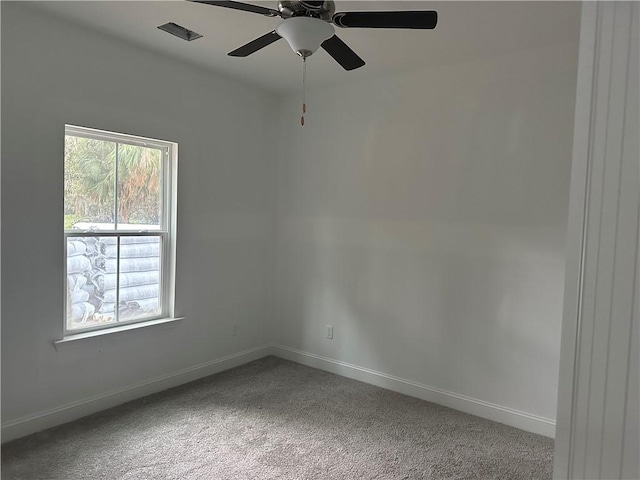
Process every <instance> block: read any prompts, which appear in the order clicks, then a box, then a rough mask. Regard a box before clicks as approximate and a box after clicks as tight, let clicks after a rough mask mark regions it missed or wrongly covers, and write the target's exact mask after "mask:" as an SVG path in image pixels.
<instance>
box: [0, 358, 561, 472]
mask: <svg viewBox="0 0 640 480" xmlns="http://www.w3.org/2000/svg"><path fill="white" fill-rule="evenodd" d="M552 455H553V440H551V439H548V438H545V437H541V436H539V435H534V434H531V433H527V432H523V431H521V430H517V429H515V428H511V427H507V426H504V425H501V424H499V423H494V422H491V421H488V420H484V419H481V418H478V417H474V416H471V415H467V414H464V413H461V412H458V411H455V410H451V409H448V408H444V407H441V406H438V405H435V404H432V403H429V402H425V401H422V400H418V399H415V398H411V397H407V396H404V395H400V394H398V393H394V392H391V391H389V390H384V389H381V388H378V387H374V386H371V385H368V384H365V383H361V382H357V381H355V380H350V379H347V378H343V377H340V376H337V375H333V374H330V373H326V372H323V371H321V370H316V369H313V368H309V367H305V366H302V365H299V364H296V363H293V362H289V361H286V360H282V359H279V358H276V357H266V358H263V359H261V360H258V361H255V362H252V363H249V364H247V365H243V366H241V367H238V368H234V369H232V370H228V371H226V372H222V373H219V374H217V375H213V376H211V377H207V378H205V379H202V380H198V381H196V382H193V383H190V384H187V385H183V386H180V387H177V388H174V389H171V390H166V391H164V392H161V393H158V394H155V395H151V396H149V397H145V398H142V399H139V400H135V401H133V402H130V403H126V404H124V405H121V406H119V407H116V408H113V409H110V410H107V411H104V412H101V413H97V414H95V415H92V416H89V417H86V418H83V419H80V420H77V421H75V422H72V423H68V424H66V425H62V426H59V427H56V428H53V429H50V430H46V431H43V432H40V433H37V434H34V435H31V436H29V437H25V438H22V439H19V440H15V441H13V442H10V443H7V444H5V445H3V446H2V478H3V479H4V480H11V479H24V480H36V479H51V480H53V479H60V480H79V479H91V480H94V479H95V480H98V479H108V480H118V479H126V480H133V479H145V480H147V479H154V480H155V479H203V480H204V479H207V480H227V479H233V480H243V479H300V480H307V479H308V480H311V479H321V480H332V479H335V480H349V479H358V480H364V479H380V480H382V479H404V480H408V479H471V478H473V479H493V478H501V479H509V480H516V479H541V478H547V479H548V478H551V473H552Z"/></svg>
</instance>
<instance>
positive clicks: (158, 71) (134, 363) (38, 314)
mask: <svg viewBox="0 0 640 480" xmlns="http://www.w3.org/2000/svg"><path fill="white" fill-rule="evenodd" d="M2 40H3V42H2V67H3V68H2V88H3V92H2V120H3V121H2V140H3V143H2V221H3V225H2V226H3V228H2V257H3V265H2V296H3V300H4V301H3V304H2V393H3V396H2V419H3V422H4V424H7V423H12V422H15V421H16V420H19V419H23V418H27V419H29V418H32V417H34V416H36V417H37V416H38V415H39V414H41V413H46V412H51V410H52V409H56V408H58V407H61V406H65V405H69V404H71V403H73V402H78V401H82V400H84V399H87V398H90V397H95V396H100V395H104V394H108V393H110V392H115V391H118V390H119V389H123V388H126V387H128V386H131V385H136V384H139V383H140V382H145V381H147V380H149V379H153V378H156V377H159V376H163V375H167V374H171V373H173V372H176V371H179V370H182V369H187V368H190V367H192V366H195V365H200V364H203V363H206V362H210V361H212V360H215V359H219V358H221V357H225V356H228V355H231V354H233V353H237V352H242V351H245V350H247V349H251V348H254V347H258V346H260V345H263V344H264V343H266V339H265V333H266V330H265V326H266V323H267V321H268V320H269V316H270V312H271V299H272V292H271V287H270V285H271V278H272V273H273V272H272V266H271V260H272V255H271V252H272V251H273V239H274V231H273V223H274V222H273V217H274V201H273V200H274V197H273V189H272V188H271V187H272V183H273V182H272V179H273V172H274V156H273V155H272V153H271V152H270V150H269V149H265V145H268V143H269V139H270V138H272V136H273V132H272V131H271V128H272V127H271V126H270V122H269V120H270V118H271V115H272V113H273V109H274V106H275V103H272V102H271V101H269V100H266V99H265V98H266V96H265V95H263V94H261V92H257V91H254V90H253V89H250V88H249V87H244V86H241V85H238V84H234V83H232V82H230V81H228V80H225V79H223V78H218V77H215V76H213V75H212V74H210V73H205V72H201V71H198V70H196V69H195V68H192V67H190V66H188V65H186V64H183V63H180V62H178V61H175V60H170V59H168V58H164V57H162V56H159V55H157V54H154V53H151V52H148V51H144V50H140V49H138V48H137V47H134V46H131V45H128V44H124V43H120V42H118V41H115V40H112V39H110V38H108V37H105V36H101V35H99V34H96V33H93V32H90V31H88V30H84V29H82V28H79V27H75V26H72V25H70V24H66V23H63V22H62V21H59V20H56V19H54V18H52V17H49V16H45V15H43V14H41V13H39V12H38V11H37V10H34V8H33V7H32V6H29V5H25V4H24V3H10V2H2ZM177 41H178V40H177ZM65 123H70V124H76V125H83V126H88V127H93V128H98V129H105V130H111V131H116V132H124V133H129V134H135V135H141V136H148V137H153V138H159V139H165V140H170V141H175V142H177V143H178V144H179V154H180V158H179V170H178V171H179V173H178V191H179V194H178V251H177V292H176V314H177V315H178V316H185V317H186V320H184V321H182V322H179V323H177V324H175V325H173V326H171V327H168V328H161V329H154V330H146V331H136V332H131V333H128V334H126V335H119V336H115V337H113V336H107V337H103V338H101V339H100V340H99V341H87V342H77V343H78V344H77V345H74V346H73V347H72V348H68V349H65V350H63V351H59V352H58V351H56V349H55V348H54V346H53V343H52V342H53V341H54V340H58V339H60V338H61V336H62V327H63V317H64V312H63V303H62V300H63V298H64V282H63V235H62V217H63V141H64V125H65ZM233 323H238V324H239V327H240V332H239V334H238V335H237V336H231V332H232V324H233ZM118 398H121V397H118ZM106 405H107V404H101V408H104V406H106ZM85 413H86V412H85ZM45 425H46V423H45ZM27 430H28V428H27ZM14 434H15V432H14ZM4 439H5V440H6V438H4Z"/></svg>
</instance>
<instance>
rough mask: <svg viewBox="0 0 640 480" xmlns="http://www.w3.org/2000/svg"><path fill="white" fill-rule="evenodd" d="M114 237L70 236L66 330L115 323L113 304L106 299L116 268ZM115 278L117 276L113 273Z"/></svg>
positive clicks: (68, 245)
mask: <svg viewBox="0 0 640 480" xmlns="http://www.w3.org/2000/svg"><path fill="white" fill-rule="evenodd" d="M111 240H116V239H115V238H104V237H102V238H101V237H70V238H68V239H67V329H68V330H79V329H83V328H89V327H95V326H97V325H100V324H102V323H110V322H115V320H116V319H115V312H114V310H113V305H111V306H110V307H109V306H108V305H105V304H104V302H103V299H104V295H105V290H106V288H107V286H108V285H107V281H108V277H109V275H108V274H107V271H108V270H109V269H112V270H113V271H114V272H115V268H116V254H117V252H116V249H114V248H110V245H109V244H108V242H109V241H111ZM112 276H113V277H115V275H112ZM114 288H115V287H114Z"/></svg>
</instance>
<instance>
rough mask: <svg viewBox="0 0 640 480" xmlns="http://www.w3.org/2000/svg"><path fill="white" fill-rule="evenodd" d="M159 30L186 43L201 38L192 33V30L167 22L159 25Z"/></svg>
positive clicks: (197, 34)
mask: <svg viewBox="0 0 640 480" xmlns="http://www.w3.org/2000/svg"><path fill="white" fill-rule="evenodd" d="M158 28H159V29H160V30H163V31H165V32H167V33H170V34H171V35H175V36H176V37H178V38H181V39H183V40H186V41H187V42H191V41H192V40H197V39H198V38H200V37H202V35H200V34H199V33H198V32H194V31H193V30H189V29H188V28H184V27H183V26H181V25H178V24H177V23H173V22H169V23H165V24H164V25H160V26H159V27H158Z"/></svg>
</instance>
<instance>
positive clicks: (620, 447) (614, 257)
mask: <svg viewBox="0 0 640 480" xmlns="http://www.w3.org/2000/svg"><path fill="white" fill-rule="evenodd" d="M639 10H640V4H639V3H637V2H583V4H582V21H581V32H580V54H579V55H580V56H579V63H578V83H577V92H576V114H575V126H574V145H573V164H572V173H571V175H572V178H571V196H570V207H569V227H568V248H567V269H566V277H565V298H564V312H563V325H562V344H561V354H560V384H559V396H558V413H557V424H556V447H555V461H554V478H556V479H565V478H571V479H574V478H606V479H618V478H634V479H638V478H640V467H639V462H638V458H639V457H640V446H639V440H638V437H639V430H640V425H639V423H640V419H639V415H638V412H639V410H640V400H639V394H638V390H639V388H640V387H639V379H638V376H639V375H640V373H639V368H638V364H639V363H640V362H639V360H638V336H639V335H640V328H639V321H638V316H639V315H638V287H639V286H640V278H638V277H639V274H638V271H639V268H638V261H639V255H638V239H639V237H640V232H639V229H638V224H639V221H638V219H639V217H638V215H639V211H640V208H639V203H640V150H639V148H638V137H639V136H640V133H639V132H640V128H639V124H638V117H639V111H640V100H639V98H638V85H639V83H640V78H639V73H638V57H639V47H638V44H639V38H638V15H639V13H638V12H639Z"/></svg>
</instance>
